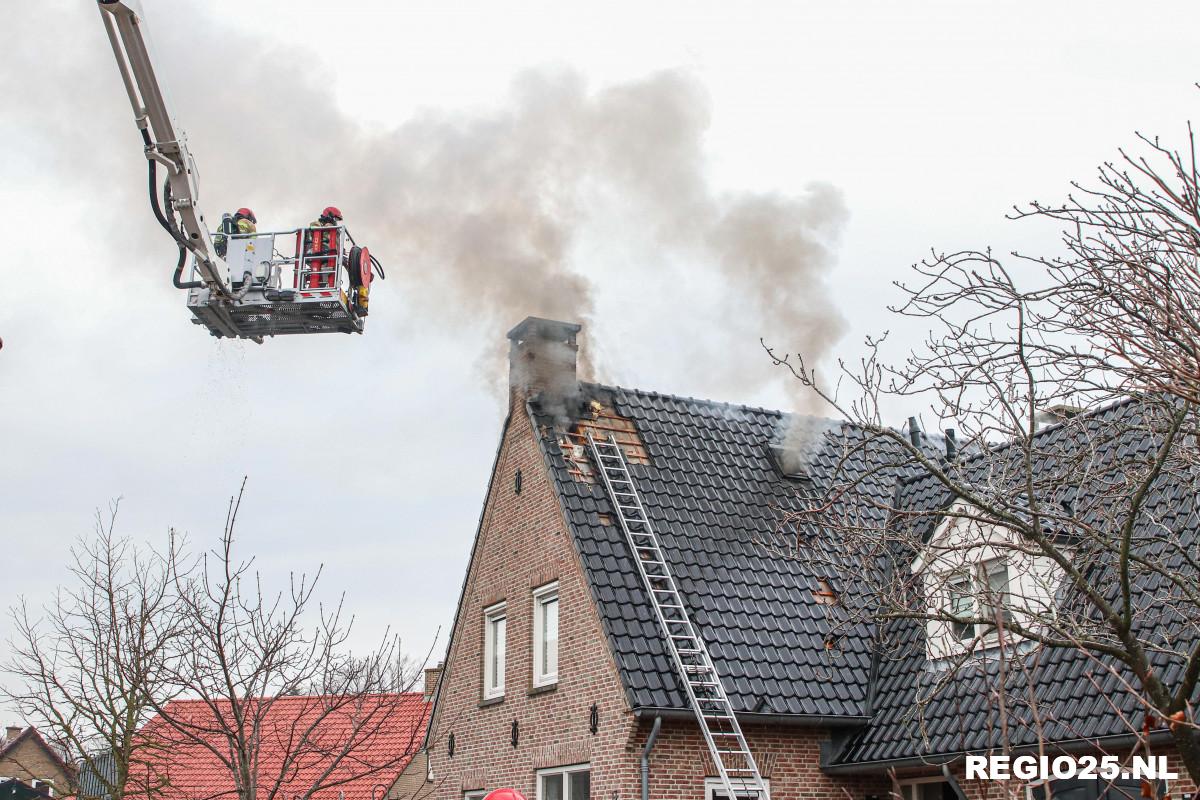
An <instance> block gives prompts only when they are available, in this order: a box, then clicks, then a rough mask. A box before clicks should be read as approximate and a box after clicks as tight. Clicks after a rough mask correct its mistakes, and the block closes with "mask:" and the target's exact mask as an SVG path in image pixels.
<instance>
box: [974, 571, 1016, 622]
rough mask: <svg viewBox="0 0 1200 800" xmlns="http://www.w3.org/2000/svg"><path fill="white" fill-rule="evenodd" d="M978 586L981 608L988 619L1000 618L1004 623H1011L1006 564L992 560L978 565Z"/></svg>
mask: <svg viewBox="0 0 1200 800" xmlns="http://www.w3.org/2000/svg"><path fill="white" fill-rule="evenodd" d="M979 584H980V589H981V590H982V591H981V592H980V595H981V598H982V601H983V602H982V608H983V612H984V615H985V616H986V617H987V618H988V619H996V618H997V616H999V617H1000V619H1002V620H1003V621H1004V622H1011V621H1012V613H1011V612H1010V611H1009V602H1008V592H1009V588H1008V564H1007V563H1006V562H1005V560H1004V559H1002V558H993V559H992V560H990V561H985V562H983V563H982V564H980V565H979Z"/></svg>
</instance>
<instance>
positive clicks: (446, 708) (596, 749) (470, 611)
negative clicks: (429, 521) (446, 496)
mask: <svg viewBox="0 0 1200 800" xmlns="http://www.w3.org/2000/svg"><path fill="white" fill-rule="evenodd" d="M518 469H519V470H521V475H522V487H521V493H520V494H519V495H518V494H516V492H515V491H514V480H515V475H516V472H517V470H518ZM554 580H557V581H558V584H559V585H558V593H559V682H558V684H557V686H556V687H555V688H553V689H550V690H545V689H542V690H535V689H533V688H532V677H533V676H532V666H533V664H532V651H533V643H532V622H533V597H532V592H533V589H534V588H536V587H538V586H541V585H544V584H546V583H548V582H550V581H554ZM501 600H503V601H505V603H506V612H507V640H508V644H507V659H506V668H505V696H504V699H503V700H502V701H501V702H484V701H483V691H482V686H483V631H484V628H483V609H484V608H485V607H487V606H489V605H492V604H494V603H497V602H499V601H501ZM452 636H453V638H452V644H451V650H450V653H449V654H448V657H447V661H446V671H445V673H444V674H443V677H442V688H441V694H440V697H439V701H438V707H437V710H436V712H435V716H434V719H433V721H432V723H431V728H430V737H429V741H430V764H431V766H432V768H433V775H434V785H433V787H429V788H432V789H433V791H432V793H431V794H430V796H431V797H435V798H439V799H444V800H453V798H461V797H462V794H463V792H464V791H466V790H471V789H495V788H498V787H501V786H507V787H513V788H517V789H520V790H521V791H523V792H525V793H526V794H527V795H528V796H529V797H530V798H533V797H534V796H535V787H534V773H535V771H536V770H537V769H541V768H543V767H552V766H564V765H568V764H574V763H581V762H590V763H591V765H592V796H593V797H604V798H611V797H612V796H613V792H617V793H618V796H619V797H634V796H635V794H634V793H633V792H634V791H635V788H636V787H635V785H634V784H631V781H633V782H636V780H637V759H638V756H637V754H635V753H633V752H632V751H631V750H630V737H631V735H632V731H633V730H634V724H633V717H632V714H631V713H630V712H629V710H628V708H627V707H626V701H625V694H624V689H623V688H622V686H621V683H620V679H619V678H618V676H617V671H616V665H615V664H614V663H613V660H612V655H611V653H610V652H609V649H608V645H607V641H606V638H605V635H604V631H603V629H602V628H601V623H600V619H599V616H598V615H597V613H596V609H595V606H594V604H593V602H592V598H591V596H590V592H589V589H588V586H587V583H586V579H585V578H584V576H583V573H582V568H581V566H580V564H579V561H578V557H577V555H576V553H575V549H574V545H573V543H572V542H571V540H570V536H569V534H568V532H567V527H566V524H565V522H564V520H563V518H562V514H561V511H560V509H559V505H558V500H557V498H556V497H555V495H554V493H553V489H552V487H551V484H550V481H549V477H548V475H547V473H546V468H545V466H544V463H543V461H542V456H541V453H540V451H539V449H538V445H537V442H536V441H535V439H534V432H533V428H532V425H531V423H530V420H529V417H528V415H527V414H526V413H525V409H524V407H523V404H521V403H519V402H518V404H516V405H515V407H514V409H513V413H512V417H511V419H510V422H509V427H508V430H507V432H506V434H505V437H504V441H503V442H502V444H501V448H500V454H499V458H498V459H497V463H496V471H495V474H494V476H493V480H492V488H491V493H490V495H489V497H488V498H487V505H486V508H485V513H484V518H483V522H482V525H481V530H480V533H479V540H478V542H477V543H476V547H475V552H474V555H473V558H472V562H471V564H470V566H469V571H468V575H467V581H466V590H465V593H464V596H463V599H462V605H461V608H460V609H459V613H458V619H457V622H456V628H455V630H454V631H453V634H452ZM593 703H595V704H596V705H597V710H598V716H599V728H598V732H597V733H596V734H595V735H593V734H592V733H591V732H590V730H589V716H590V709H591V706H592V704H593ZM514 720H515V721H516V723H517V725H518V744H517V746H516V747H513V746H512V743H511V734H512V723H513V722H514ZM451 734H453V736H454V756H453V757H451V756H450V755H449V752H448V750H449V737H450V736H451Z"/></svg>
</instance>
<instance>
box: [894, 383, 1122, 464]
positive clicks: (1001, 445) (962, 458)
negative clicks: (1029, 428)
mask: <svg viewBox="0 0 1200 800" xmlns="http://www.w3.org/2000/svg"><path fill="white" fill-rule="evenodd" d="M1141 399H1142V398H1141V397H1138V396H1137V395H1129V396H1128V397H1122V398H1120V399H1118V400H1113V401H1112V402H1111V403H1106V404H1104V405H1099V406H1096V407H1095V408H1089V409H1087V410H1085V411H1081V412H1079V413H1078V414H1076V415H1075V416H1073V417H1071V418H1070V419H1065V420H1062V421H1060V422H1054V423H1051V424H1049V425H1043V426H1042V427H1040V428H1038V429H1037V430H1036V431H1034V432H1033V439H1034V440H1035V441H1036V440H1037V439H1039V438H1041V437H1043V436H1045V435H1048V434H1050V433H1054V432H1056V431H1058V430H1060V429H1061V428H1062V427H1063V426H1064V425H1066V424H1067V423H1068V422H1074V421H1076V420H1082V419H1094V418H1096V417H1098V416H1099V415H1101V414H1104V413H1107V412H1109V411H1112V410H1113V409H1118V408H1121V407H1122V406H1127V405H1133V404H1134V403H1136V402H1137V401H1139V400H1141ZM922 435H928V434H925V433H924V431H922ZM1012 446H1013V440H1011V439H1010V440H1008V441H1005V442H997V443H996V447H995V449H994V450H991V451H988V450H976V451H975V452H972V453H966V452H964V451H963V450H961V449H960V450H959V458H958V459H957V462H956V463H957V464H959V465H964V464H970V463H973V462H975V461H977V460H979V459H982V458H983V457H984V456H992V457H994V456H997V455H999V454H1000V453H1001V452H1003V451H1004V450H1007V449H1008V448H1010V447H1012ZM934 477H936V476H935V475H934V474H933V473H931V472H924V473H917V474H915V475H910V476H908V477H907V478H901V479H900V485H901V486H911V485H912V484H914V483H918V482H920V481H923V480H928V479H929V478H934Z"/></svg>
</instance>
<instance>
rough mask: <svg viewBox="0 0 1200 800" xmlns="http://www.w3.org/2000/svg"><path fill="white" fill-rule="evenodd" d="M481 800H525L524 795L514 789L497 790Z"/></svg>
mask: <svg viewBox="0 0 1200 800" xmlns="http://www.w3.org/2000/svg"><path fill="white" fill-rule="evenodd" d="M483 800H525V795H523V794H521V793H520V792H518V791H517V790H516V789H497V790H496V791H494V792H488V794H487V796H486V797H484V798H483Z"/></svg>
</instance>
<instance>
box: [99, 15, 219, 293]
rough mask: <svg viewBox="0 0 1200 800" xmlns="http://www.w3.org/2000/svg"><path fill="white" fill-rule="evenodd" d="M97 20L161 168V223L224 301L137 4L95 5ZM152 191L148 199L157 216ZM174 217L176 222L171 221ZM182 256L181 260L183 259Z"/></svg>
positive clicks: (189, 165) (192, 173)
mask: <svg viewBox="0 0 1200 800" xmlns="http://www.w3.org/2000/svg"><path fill="white" fill-rule="evenodd" d="M98 5H99V7H100V16H101V17H102V18H103V19H104V28H105V31H106V32H107V33H108V40H109V43H110V44H111V45H112V50H113V55H114V56H115V57H116V59H117V68H118V69H119V70H120V72H121V80H122V81H123V82H124V84H125V92H126V93H127V94H128V95H129V104H130V105H131V106H132V107H133V116H134V119H135V121H136V122H137V126H138V129H139V130H140V131H141V132H142V139H143V141H144V142H145V152H146V158H148V159H151V160H152V161H154V162H157V163H158V164H161V165H163V166H164V167H166V170H167V180H168V182H169V187H170V201H171V204H170V207H169V208H164V209H162V213H163V215H165V217H166V220H165V221H164V220H163V217H162V215H160V222H163V223H164V226H165V227H167V229H168V230H169V231H171V234H172V236H174V238H175V240H176V242H177V243H178V244H179V246H180V247H181V248H184V249H186V250H187V251H188V252H190V253H192V254H193V255H195V257H196V268H197V270H198V271H199V273H200V276H201V278H202V279H203V281H204V284H205V286H206V287H207V288H208V289H209V291H211V292H212V293H213V294H214V295H216V296H217V297H222V298H228V297H229V296H230V289H229V287H228V286H227V285H226V282H225V276H226V275H227V274H228V270H227V268H226V266H225V263H224V261H223V260H222V259H221V258H220V257H219V256H218V255H217V254H216V250H215V248H214V247H213V242H212V236H211V234H210V233H209V231H208V226H207V225H205V223H204V219H203V217H202V216H201V214H200V210H199V208H198V206H197V198H198V196H199V192H198V189H197V185H196V169H195V164H194V162H193V161H192V156H191V153H190V152H189V151H188V148H187V142H186V141H185V138H184V137H183V136H181V135H179V134H178V133H177V132H176V128H175V122H174V120H172V118H171V115H170V113H169V111H168V109H167V103H166V100H165V99H164V97H163V90H162V87H161V86H160V85H159V82H158V79H157V77H156V76H155V74H154V65H153V63H152V62H151V59H150V49H149V46H148V44H147V39H146V36H145V34H144V33H143V30H142V27H143V22H144V20H143V16H142V10H141V6H140V4H139V3H138V0H98ZM156 191H157V190H156V189H155V188H154V187H151V196H152V200H153V201H154V203H155V211H156V214H158V207H157V195H156ZM176 215H178V222H177V223H176V222H175V219H176ZM182 257H183V256H182V254H181V259H182Z"/></svg>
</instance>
